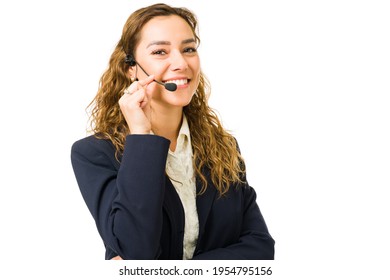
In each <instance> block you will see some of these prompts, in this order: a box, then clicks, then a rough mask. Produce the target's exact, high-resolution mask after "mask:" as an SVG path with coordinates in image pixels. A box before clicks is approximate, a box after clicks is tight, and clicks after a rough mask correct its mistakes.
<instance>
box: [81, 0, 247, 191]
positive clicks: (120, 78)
mask: <svg viewBox="0 0 390 280" xmlns="http://www.w3.org/2000/svg"><path fill="white" fill-rule="evenodd" d="M170 15H177V16H180V17H181V18H183V19H184V20H185V21H186V22H187V23H188V25H189V26H190V27H191V29H192V31H193V33H194V36H195V38H196V40H197V43H198V44H199V43H200V38H199V36H198V27H197V19H196V16H195V15H194V14H193V13H192V12H191V11H190V10H188V9H186V8H175V7H170V6H168V5H165V4H155V5H152V6H149V7H145V8H142V9H139V10H137V11H135V12H134V13H133V14H131V15H130V17H129V18H128V19H127V21H126V23H125V25H124V28H123V32H122V36H121V38H120V40H119V42H118V44H117V45H116V47H115V49H114V52H113V53H112V55H111V57H110V60H109V65H108V69H107V70H106V71H105V72H104V73H103V75H102V77H101V78H100V83H99V89H98V92H97V94H96V96H95V98H94V99H93V100H92V102H91V103H90V104H89V106H88V107H89V108H91V111H90V112H91V115H90V125H91V131H92V132H93V133H95V136H96V137H98V138H104V139H109V140H110V141H111V142H112V143H113V145H114V146H115V148H116V157H117V159H118V158H119V157H118V155H120V154H121V153H122V152H123V150H124V145H125V140H126V135H127V134H128V133H129V128H128V126H127V123H126V120H125V118H124V116H123V115H122V112H121V110H120V108H119V104H118V101H119V99H120V97H121V96H122V95H123V92H124V90H125V89H126V88H127V87H128V86H129V85H130V84H131V79H130V76H129V74H128V69H129V65H128V64H126V63H125V57H126V55H127V54H133V53H134V50H135V47H136V46H137V44H138V42H139V40H140V31H141V30H142V27H143V26H144V25H145V24H146V23H147V22H148V21H149V20H151V19H152V18H154V17H157V16H170ZM209 93H210V86H209V83H208V81H207V78H206V77H205V76H204V74H203V73H202V72H201V74H200V82H199V86H198V88H197V90H196V92H195V94H194V96H193V97H192V100H191V102H190V103H189V104H188V105H187V106H185V107H184V108H183V112H184V114H185V115H186V117H187V121H188V125H189V128H190V133H191V145H192V150H193V165H194V170H195V173H196V176H198V177H199V178H200V179H201V181H202V183H203V184H202V186H203V187H202V189H201V191H200V194H202V193H203V192H204V191H205V190H206V188H207V185H208V182H207V179H206V176H205V175H204V172H203V171H204V168H208V169H209V170H210V175H211V181H212V183H213V184H214V186H215V187H216V188H217V190H218V191H219V193H220V195H223V194H225V193H226V192H227V191H228V190H229V187H230V185H231V184H232V183H238V182H242V178H243V177H242V176H243V174H244V172H245V170H244V169H245V167H244V164H243V162H244V161H243V159H242V157H241V155H240V153H239V151H238V147H237V143H236V140H235V138H234V137H233V136H232V135H231V134H230V133H229V132H227V131H226V130H225V129H224V128H223V127H222V125H221V122H220V121H219V119H218V116H217V114H216V113H215V112H214V111H213V110H212V109H211V108H210V107H209V106H208V104H207V97H208V95H209Z"/></svg>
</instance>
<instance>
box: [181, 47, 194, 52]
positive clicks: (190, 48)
mask: <svg viewBox="0 0 390 280" xmlns="http://www.w3.org/2000/svg"><path fill="white" fill-rule="evenodd" d="M184 52H185V53H196V52H197V50H196V48H194V47H189V48H185V49H184Z"/></svg>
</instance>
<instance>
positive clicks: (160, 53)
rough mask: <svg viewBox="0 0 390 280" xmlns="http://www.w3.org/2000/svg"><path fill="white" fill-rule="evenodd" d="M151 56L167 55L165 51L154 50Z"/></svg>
mask: <svg viewBox="0 0 390 280" xmlns="http://www.w3.org/2000/svg"><path fill="white" fill-rule="evenodd" d="M152 54H154V55H164V54H167V52H166V51H165V50H155V51H153V52H152Z"/></svg>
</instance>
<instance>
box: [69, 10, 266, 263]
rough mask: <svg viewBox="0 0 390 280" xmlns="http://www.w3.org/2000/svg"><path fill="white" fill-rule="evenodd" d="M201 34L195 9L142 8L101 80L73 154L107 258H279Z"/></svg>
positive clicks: (76, 169)
mask: <svg viewBox="0 0 390 280" xmlns="http://www.w3.org/2000/svg"><path fill="white" fill-rule="evenodd" d="M198 44H199V37H198V35H197V21H196V18H195V16H194V15H193V14H192V13H191V12H190V11H189V10H187V9H184V8H173V7H170V6H167V5H165V4H156V5H152V6H149V7H146V8H142V9H140V10H137V11H135V12H134V13H133V14H132V15H131V16H130V17H129V19H128V20H127V22H126V24H125V26H124V29H123V33H122V37H121V39H120V40H119V42H118V44H117V46H116V48H115V50H114V52H113V54H112V55H111V58H110V62H109V67H108V69H107V70H106V72H105V73H104V74H103V76H102V78H101V80H100V88H99V91H98V93H97V95H96V97H95V99H94V101H93V102H92V103H91V106H93V109H92V116H91V117H92V123H93V131H94V135H92V136H89V137H87V138H84V139H82V140H79V141H77V142H76V143H75V144H74V145H73V147H72V164H73V169H74V172H75V175H76V178H77V181H78V184H79V186H80V190H81V193H82V195H83V198H84V200H85V202H86V204H87V206H88V208H89V210H90V212H91V214H92V216H93V217H94V219H95V222H96V225H97V228H98V231H99V233H100V235H101V237H102V239H103V241H104V244H105V247H106V259H273V258H274V241H273V239H272V237H271V236H270V235H269V233H268V229H267V227H266V224H265V222H264V220H263V217H262V215H261V213H260V210H259V208H258V206H257V204H256V194H255V191H254V190H253V189H252V188H251V187H250V186H249V185H248V183H247V181H246V177H245V170H244V163H243V159H242V157H241V155H240V153H239V150H238V145H237V143H236V141H235V139H234V137H233V136H232V135H230V134H229V133H227V132H226V131H225V130H224V129H223V128H222V126H221V123H220V121H219V120H218V118H217V116H216V115H215V113H214V112H213V111H212V110H211V109H210V108H209V107H208V105H207V100H206V93H207V90H208V84H207V82H206V79H205V77H204V76H203V74H202V72H201V70H200V61H199V56H198V53H197V47H198ZM149 73H151V74H153V75H148V74H149ZM164 85H165V87H164ZM166 88H168V89H166Z"/></svg>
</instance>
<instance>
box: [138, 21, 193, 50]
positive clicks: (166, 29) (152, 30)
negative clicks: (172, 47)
mask: <svg viewBox="0 0 390 280" xmlns="http://www.w3.org/2000/svg"><path fill="white" fill-rule="evenodd" d="M190 38H194V39H195V35H194V33H193V31H192V29H191V27H190V25H189V24H188V23H187V22H186V21H185V20H184V19H183V18H181V17H179V16H176V15H171V16H158V17H155V18H152V19H151V20H150V21H148V22H147V23H146V24H145V25H144V26H143V28H142V30H141V38H140V42H139V43H140V44H139V45H148V44H149V43H150V42H151V41H169V42H171V43H175V42H178V41H180V42H181V41H183V40H186V39H190Z"/></svg>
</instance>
